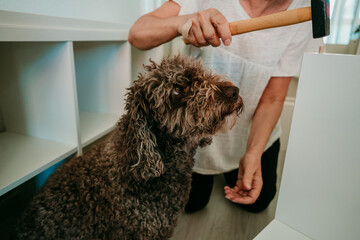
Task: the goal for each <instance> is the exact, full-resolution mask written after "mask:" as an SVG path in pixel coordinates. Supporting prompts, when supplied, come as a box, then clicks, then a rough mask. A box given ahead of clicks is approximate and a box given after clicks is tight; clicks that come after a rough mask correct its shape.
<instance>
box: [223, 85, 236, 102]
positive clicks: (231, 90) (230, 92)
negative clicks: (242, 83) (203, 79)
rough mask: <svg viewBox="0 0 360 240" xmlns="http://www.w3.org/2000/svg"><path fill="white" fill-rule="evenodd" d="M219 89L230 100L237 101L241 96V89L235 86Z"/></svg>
mask: <svg viewBox="0 0 360 240" xmlns="http://www.w3.org/2000/svg"><path fill="white" fill-rule="evenodd" d="M219 89H220V90H221V91H222V92H223V93H224V94H225V96H226V97H228V98H233V99H237V98H238V95H239V88H238V87H235V86H219Z"/></svg>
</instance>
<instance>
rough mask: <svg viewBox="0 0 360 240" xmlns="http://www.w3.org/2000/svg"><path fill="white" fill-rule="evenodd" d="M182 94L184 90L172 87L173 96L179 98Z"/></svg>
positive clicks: (177, 86)
mask: <svg viewBox="0 0 360 240" xmlns="http://www.w3.org/2000/svg"><path fill="white" fill-rule="evenodd" d="M183 92H184V88H183V87H182V86H180V85H177V84H176V85H175V86H174V91H173V93H174V95H175V96H179V95H181V94H182V93H183Z"/></svg>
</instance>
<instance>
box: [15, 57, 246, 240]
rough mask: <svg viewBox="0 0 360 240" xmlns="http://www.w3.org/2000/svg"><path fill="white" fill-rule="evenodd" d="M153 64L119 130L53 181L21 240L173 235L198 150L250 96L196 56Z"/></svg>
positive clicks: (24, 224)
mask: <svg viewBox="0 0 360 240" xmlns="http://www.w3.org/2000/svg"><path fill="white" fill-rule="evenodd" d="M145 70H146V72H145V74H143V75H141V74H140V75H139V77H138V79H137V80H136V81H134V83H133V84H132V85H131V87H130V88H129V91H128V94H127V102H126V107H125V109H126V113H125V114H124V115H123V116H122V118H121V119H120V120H119V122H118V124H117V126H116V129H115V130H114V131H113V132H112V133H111V135H110V136H109V137H108V138H107V139H106V140H104V141H102V142H100V143H99V144H97V145H95V146H94V147H93V148H92V149H91V150H89V151H87V152H85V153H84V155H82V156H80V157H76V158H73V159H71V160H70V161H68V162H67V163H65V164H63V165H62V166H61V167H60V168H59V169H58V170H57V171H56V172H55V173H54V174H53V175H52V176H51V177H50V178H49V179H48V181H47V183H46V184H45V185H44V187H43V188H42V189H41V190H40V191H39V193H38V194H37V196H36V197H35V198H34V200H33V201H32V203H31V204H30V207H29V208H28V209H27V211H26V212H25V214H24V217H23V218H22V221H21V224H20V226H19V231H18V236H17V238H18V239H37V240H39V239H168V238H170V237H171V235H172V232H173V228H174V226H175V224H176V221H177V218H178V216H179V214H180V213H181V212H182V211H183V208H184V206H185V203H186V201H187V199H188V194H189V190H190V182H191V169H192V167H193V162H194V160H193V156H194V154H195V151H196V148H197V147H198V146H199V145H201V146H205V145H207V144H210V142H211V138H210V136H211V135H213V134H214V133H215V132H217V131H218V130H220V129H222V128H229V127H231V125H233V123H234V119H235V118H236V117H237V115H238V114H239V112H240V109H241V107H242V101H241V98H240V96H239V95H238V89H237V88H236V87H234V86H233V84H232V83H231V82H230V81H229V80H226V79H224V78H223V77H221V76H218V75H214V74H212V73H211V72H210V71H209V70H206V69H204V68H203V67H202V65H201V63H200V62H196V61H195V60H193V59H190V58H182V57H180V56H176V57H172V58H166V59H163V60H162V61H161V63H160V64H156V63H154V62H151V64H150V65H148V66H145ZM229 119H230V120H229ZM225 125H226V126H225Z"/></svg>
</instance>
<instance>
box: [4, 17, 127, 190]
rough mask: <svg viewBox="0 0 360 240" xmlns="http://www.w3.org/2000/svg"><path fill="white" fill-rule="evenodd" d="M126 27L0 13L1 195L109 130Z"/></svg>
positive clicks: (123, 64)
mask: <svg viewBox="0 0 360 240" xmlns="http://www.w3.org/2000/svg"><path fill="white" fill-rule="evenodd" d="M128 30H129V26H128V25H125V24H116V23H106V22H94V21H86V20H78V19H68V18H59V17H51V16H43V15H34V14H26V13H17V12H8V11H0V195H3V194H4V193H6V192H8V191H9V190H11V189H13V188H14V187H16V186H18V185H20V184H21V183H23V182H25V181H26V180H28V179H30V178H31V177H33V176H35V175H37V174H38V173H40V172H42V171H43V170H45V169H46V168H48V167H50V166H52V165H53V164H55V163H57V162H59V161H60V160H62V159H64V158H66V157H68V156H70V155H72V154H74V153H76V152H78V153H81V152H82V148H83V147H85V146H86V145H88V144H90V143H92V142H93V141H95V140H97V139H99V138H100V137H102V136H104V135H105V134H107V133H108V132H110V131H111V130H112V129H113V127H114V125H115V123H116V122H117V120H118V119H119V117H120V116H121V114H122V112H123V109H124V105H123V104H124V99H125V96H124V94H125V91H126V88H127V87H128V85H129V83H130V78H131V49H130V45H129V43H128V42H127V34H128Z"/></svg>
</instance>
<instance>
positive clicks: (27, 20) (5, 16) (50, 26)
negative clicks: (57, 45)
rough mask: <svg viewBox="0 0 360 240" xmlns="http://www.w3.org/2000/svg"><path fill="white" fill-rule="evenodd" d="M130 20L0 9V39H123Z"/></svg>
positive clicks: (126, 35) (125, 36)
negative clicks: (51, 14) (96, 19)
mask: <svg viewBox="0 0 360 240" xmlns="http://www.w3.org/2000/svg"><path fill="white" fill-rule="evenodd" d="M129 29H130V25H129V24H121V23H112V22H98V21H90V20H82V19H74V18H63V17H54V16H45V15H37V14H29V13H20V12H12V11H5V10H0V41H3V42H5V41H126V40H127V38H128V32H129Z"/></svg>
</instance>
